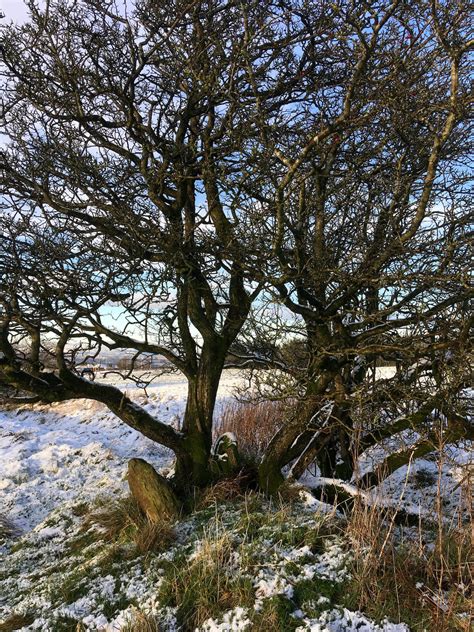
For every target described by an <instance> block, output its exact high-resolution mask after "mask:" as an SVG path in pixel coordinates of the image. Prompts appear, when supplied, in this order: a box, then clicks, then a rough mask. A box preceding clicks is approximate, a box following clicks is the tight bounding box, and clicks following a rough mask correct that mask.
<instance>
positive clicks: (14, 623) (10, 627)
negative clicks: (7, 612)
mask: <svg viewBox="0 0 474 632" xmlns="http://www.w3.org/2000/svg"><path fill="white" fill-rule="evenodd" d="M34 620H35V617H34V615H32V614H12V615H11V616H10V617H8V619H6V620H5V621H3V622H2V623H0V632H13V631H14V630H20V629H21V628H23V627H26V626H27V625H31V624H32V623H33V621H34Z"/></svg>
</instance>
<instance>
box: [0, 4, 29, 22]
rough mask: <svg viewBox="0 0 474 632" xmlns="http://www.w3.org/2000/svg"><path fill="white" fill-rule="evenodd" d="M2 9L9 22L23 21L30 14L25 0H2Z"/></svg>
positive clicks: (0, 7) (0, 8)
mask: <svg viewBox="0 0 474 632" xmlns="http://www.w3.org/2000/svg"><path fill="white" fill-rule="evenodd" d="M0 11H1V12H2V13H4V14H5V18H4V19H5V20H6V21H8V22H10V21H11V20H13V22H22V21H23V20H25V19H26V17H27V15H28V12H27V9H26V7H25V5H24V3H23V0H0Z"/></svg>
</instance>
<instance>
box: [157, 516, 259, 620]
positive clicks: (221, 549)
mask: <svg viewBox="0 0 474 632" xmlns="http://www.w3.org/2000/svg"><path fill="white" fill-rule="evenodd" d="M235 551H237V552H238V554H239V555H238V557H236V556H235ZM242 553H243V547H242V545H240V546H237V547H236V546H235V543H233V541H232V539H231V536H230V534H229V532H228V531H226V529H225V528H223V526H222V525H221V524H219V522H218V521H215V522H214V525H213V526H212V527H211V528H210V529H208V531H207V533H206V534H205V536H204V538H203V539H202V540H201V542H200V546H199V549H198V550H197V551H196V552H195V554H194V555H193V556H191V557H190V558H186V557H185V556H179V557H177V558H175V560H174V561H173V562H171V563H170V564H169V565H168V567H167V568H166V569H165V575H164V577H163V582H162V584H161V587H160V591H159V600H160V603H161V604H162V605H163V606H170V607H176V608H177V619H178V622H179V623H180V625H181V627H180V630H183V631H184V632H185V631H188V630H189V631H191V630H194V629H195V628H196V627H199V626H201V625H202V624H203V622H204V621H205V620H206V619H209V618H210V617H216V616H219V615H220V614H222V613H223V612H225V611H226V610H231V609H232V608H234V607H236V606H241V607H245V606H246V605H248V606H250V605H252V604H253V602H254V590H253V586H252V581H251V577H250V576H249V575H248V574H246V572H245V570H246V569H245V568H244V566H242V564H243V561H242V555H241V554H242ZM236 560H238V561H237V563H236Z"/></svg>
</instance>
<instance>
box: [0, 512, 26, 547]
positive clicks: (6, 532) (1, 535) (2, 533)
mask: <svg viewBox="0 0 474 632" xmlns="http://www.w3.org/2000/svg"><path fill="white" fill-rule="evenodd" d="M20 533H21V530H20V528H19V527H17V526H16V525H15V523H14V522H13V521H12V520H10V518H8V516H6V515H5V514H1V513H0V540H6V539H7V538H14V537H17V536H19V535H20Z"/></svg>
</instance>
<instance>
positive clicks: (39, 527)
mask: <svg viewBox="0 0 474 632" xmlns="http://www.w3.org/2000/svg"><path fill="white" fill-rule="evenodd" d="M240 379H241V378H240V376H239V374H238V373H237V372H227V373H226V374H225V375H224V377H223V379H222V382H221V386H220V389H219V393H218V405H217V410H216V414H217V415H218V414H219V408H220V406H222V404H223V403H224V402H225V401H226V399H227V398H229V397H231V396H232V391H233V388H234V387H235V385H236V384H238V383H239V381H240ZM108 381H109V383H111V382H112V381H113V378H109V379H108ZM119 385H120V387H121V388H123V389H125V390H126V391H127V394H128V395H129V396H130V397H131V398H132V399H135V400H136V401H137V402H138V403H140V404H141V405H143V406H144V407H145V408H146V409H147V410H148V411H149V412H150V413H152V414H154V415H156V417H157V418H159V419H160V420H162V421H167V422H168V423H172V424H177V423H179V419H180V417H181V416H182V414H183V410H184V405H185V395H186V383H185V380H184V379H183V378H182V377H180V376H176V375H171V376H163V377H161V378H159V379H158V381H157V382H156V383H154V384H153V385H151V386H150V387H149V388H147V391H146V394H145V393H144V392H143V390H141V389H138V388H137V387H136V386H135V385H134V384H133V383H132V382H130V383H123V382H121V383H120V384H119ZM471 448H472V446H470V445H467V444H466V445H459V446H456V447H452V448H450V449H449V450H447V452H446V455H444V457H443V462H442V466H441V468H439V465H438V463H437V462H435V460H432V459H430V458H428V459H423V460H420V461H417V462H416V463H413V464H412V465H411V466H410V468H403V469H402V470H400V471H399V472H397V473H396V474H395V475H394V476H392V477H391V478H390V479H388V480H387V481H386V483H385V484H384V488H383V494H384V497H385V499H389V500H390V501H391V502H392V503H396V504H397V505H398V506H400V507H403V508H408V509H409V510H410V511H416V510H417V508H418V509H419V508H420V507H421V505H422V504H423V507H424V508H425V509H426V508H430V507H431V508H433V509H434V506H435V500H436V496H437V492H438V491H439V490H440V491H441V496H442V499H443V507H444V509H443V510H444V511H445V514H446V519H448V520H449V519H452V520H455V519H456V511H457V509H458V508H459V507H460V506H461V505H462V498H461V493H462V490H463V489H464V487H463V486H462V485H460V482H461V480H462V478H463V476H465V472H466V467H467V466H468V464H469V462H470V459H472V450H471ZM131 457H141V458H143V459H145V460H147V461H148V462H150V463H152V464H153V465H154V466H155V467H156V468H157V469H159V470H160V471H162V472H163V471H164V472H166V469H167V468H169V467H170V465H171V462H172V454H171V453H170V452H169V451H168V450H166V449H165V448H162V447H160V446H159V445H157V444H155V443H153V442H151V441H150V440H148V439H147V438H145V437H143V436H142V435H140V434H139V433H137V432H136V431H134V430H132V429H130V428H128V427H127V426H126V425H124V424H123V423H122V422H120V421H119V420H118V419H117V418H116V417H115V416H114V415H113V414H112V413H111V412H109V411H108V410H107V409H106V408H105V407H104V406H103V405H101V404H99V403H96V402H93V401H84V400H77V401H71V402H65V403H58V404H55V405H52V406H43V405H33V406H25V405H24V406H21V407H19V408H18V409H17V410H12V409H10V410H4V411H2V412H0V514H2V515H4V516H6V517H7V518H8V519H9V520H10V521H12V523H13V524H14V525H16V527H17V528H18V533H17V535H16V538H15V539H13V540H8V541H4V542H3V544H2V541H1V539H0V623H1V622H2V621H3V620H6V619H8V617H11V615H12V614H13V613H20V614H21V613H29V614H30V613H33V615H32V620H31V621H29V622H28V625H25V626H24V627H22V628H19V629H22V630H25V631H26V630H42V631H44V632H47V631H51V632H60V631H61V630H69V629H70V630H75V629H77V630H103V631H104V632H112V631H116V630H117V631H118V630H121V629H123V626H124V625H125V622H126V620H127V617H128V616H129V614H130V612H132V611H133V610H134V609H135V608H139V609H141V610H143V609H145V610H147V609H148V610H150V611H154V610H156V609H157V608H158V605H157V602H156V586H157V585H159V583H160V581H161V580H160V575H161V573H162V571H160V567H159V564H160V559H162V560H166V559H168V560H169V559H170V555H171V553H170V552H169V551H168V552H165V553H163V554H162V555H161V557H160V556H158V557H157V558H156V559H155V561H154V562H153V563H152V564H149V565H148V566H147V568H146V569H145V568H144V566H143V564H142V563H141V561H140V560H137V559H134V560H132V561H130V560H129V561H126V562H124V565H123V567H121V569H120V582H119V584H117V582H116V580H115V579H114V578H113V575H111V574H110V572H108V573H107V574H105V575H101V574H100V573H99V574H97V573H96V574H95V575H94V573H92V575H91V579H90V585H89V586H88V587H87V590H86V591H85V593H84V591H82V593H81V596H80V597H78V598H77V599H76V600H75V601H72V602H70V600H69V602H67V600H65V601H64V603H63V602H61V600H60V599H59V600H58V598H56V595H55V593H56V592H57V590H59V586H60V584H61V583H62V582H64V581H65V578H68V577H70V575H71V573H74V572H77V568H76V567H77V564H78V563H80V564H86V557H81V558H79V561H78V560H75V561H74V560H72V561H71V560H70V559H67V558H66V554H65V551H67V550H68V547H69V546H70V544H71V542H74V541H75V538H76V537H77V533H78V529H79V526H80V522H81V519H80V517H78V516H76V515H75V512H74V508H75V507H78V506H80V505H81V504H86V503H87V504H89V503H95V504H96V505H97V503H98V501H97V499H98V498H99V499H100V498H120V497H123V496H125V495H126V494H127V493H128V489H127V484H126V481H125V479H124V476H125V473H126V467H127V461H128V459H130V458H131ZM420 471H422V472H423V473H424V474H423V477H420V475H419V472H420ZM438 474H440V476H438ZM420 480H423V481H424V483H423V484H421V483H420ZM306 482H307V483H308V484H310V483H311V482H312V477H311V476H309V475H308V476H307V477H306ZM99 504H100V501H99ZM318 509H321V507H320V505H319V504H318V502H317V501H315V502H309V503H308V502H307V503H306V507H304V506H303V505H302V510H301V516H298V517H295V520H300V521H301V520H305V521H306V522H308V521H310V520H315V519H316V514H317V511H318ZM232 528H233V527H232ZM179 529H180V533H181V536H180V537H181V545H182V547H185V546H188V549H189V551H190V555H195V554H196V553H195V551H196V550H197V549H198V548H199V541H191V540H189V534H190V533H191V532H192V531H193V529H194V526H193V518H190V519H188V520H187V521H185V522H184V523H183V524H182V525H181V526H180V527H179ZM236 533H237V534H238V532H236ZM236 537H237V536H236ZM179 546H180V544H179V538H178V543H177V544H176V546H175V549H172V551H173V550H175V552H176V550H178V548H179ZM262 546H263V545H262ZM189 547H190V548H189ZM193 551H194V552H193ZM263 555H264V553H263V549H262V556H263ZM345 555H346V553H344V552H343V549H342V548H341V546H340V545H339V544H338V542H337V540H336V541H331V542H330V543H329V544H328V547H327V548H326V550H324V551H323V552H320V553H318V555H316V554H313V553H310V552H309V550H308V547H306V549H305V548H304V547H302V548H301V549H293V550H291V549H288V547H285V546H283V545H282V546H276V545H275V546H273V548H272V553H271V556H270V557H268V555H266V557H265V560H266V565H265V564H262V567H261V568H260V570H259V571H258V573H256V575H255V576H254V577H253V578H252V582H253V586H254V589H255V594H256V602H255V606H254V607H255V608H257V609H258V607H259V603H260V606H261V603H262V600H264V599H265V598H269V597H271V596H274V595H280V594H281V595H290V596H291V593H292V590H293V589H292V585H294V582H295V580H294V578H293V580H292V578H291V576H288V573H286V575H285V574H284V573H280V570H281V569H283V567H285V568H287V566H288V562H289V561H292V560H293V561H294V560H301V565H300V570H301V569H303V573H306V575H305V577H307V578H312V577H315V576H317V577H323V578H326V579H328V578H329V579H331V581H334V582H337V581H340V578H341V577H344V556H345ZM59 566H60V567H61V568H60V569H59V568H58V567H59ZM109 571H110V569H109ZM104 594H105V595H107V596H108V600H105V601H104V597H103V596H104ZM118 595H120V599H119V598H118ZM124 595H125V596H126V597H127V599H125V598H124V597H123V596H124ZM322 599H323V597H322ZM259 600H260V601H259ZM104 603H107V608H106V607H105V605H104ZM322 603H323V602H322ZM130 604H133V605H130ZM320 610H321V608H320ZM247 615H248V613H247V612H246V610H245V608H241V609H239V608H237V609H235V608H234V609H233V610H230V611H229V612H228V613H227V614H226V615H225V616H224V618H223V619H222V620H220V621H213V620H210V621H209V622H207V623H206V625H203V626H202V628H200V629H202V630H209V631H211V630H221V631H225V630H229V631H230V630H251V629H252V628H251V627H249V626H250V622H249V619H248V616H247ZM292 616H297V617H300V619H301V625H300V627H298V630H299V631H300V632H303V631H304V630H312V631H313V632H344V631H345V630H349V631H350V630H354V631H355V630H359V631H361V632H379V631H380V630H383V631H384V632H403V631H405V630H407V628H406V626H404V625H402V624H391V623H388V622H385V623H380V624H376V623H374V622H371V621H369V620H368V619H367V618H365V617H364V616H362V615H360V614H358V613H354V612H350V611H348V610H345V609H343V610H333V609H331V608H329V607H328V609H327V610H324V609H323V611H322V612H320V614H318V615H317V616H314V617H311V616H310V615H308V614H307V613H305V612H299V611H298V612H295V613H294V615H292ZM64 621H66V622H69V623H68V624H64ZM75 621H76V622H80V625H81V626H82V627H77V628H75V627H74V625H75V624H74V622H75ZM71 622H72V623H71ZM163 622H164V623H163V627H162V629H163V630H170V631H172V630H178V628H177V627H176V623H175V618H174V614H173V612H172V611H169V612H167V613H164V614H163ZM63 624H64V625H63ZM67 625H69V626H70V627H67ZM61 626H63V627H61ZM71 626H72V627H71ZM0 629H2V628H1V625H0ZM13 629H15V628H13ZM160 629H161V628H160Z"/></svg>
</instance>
